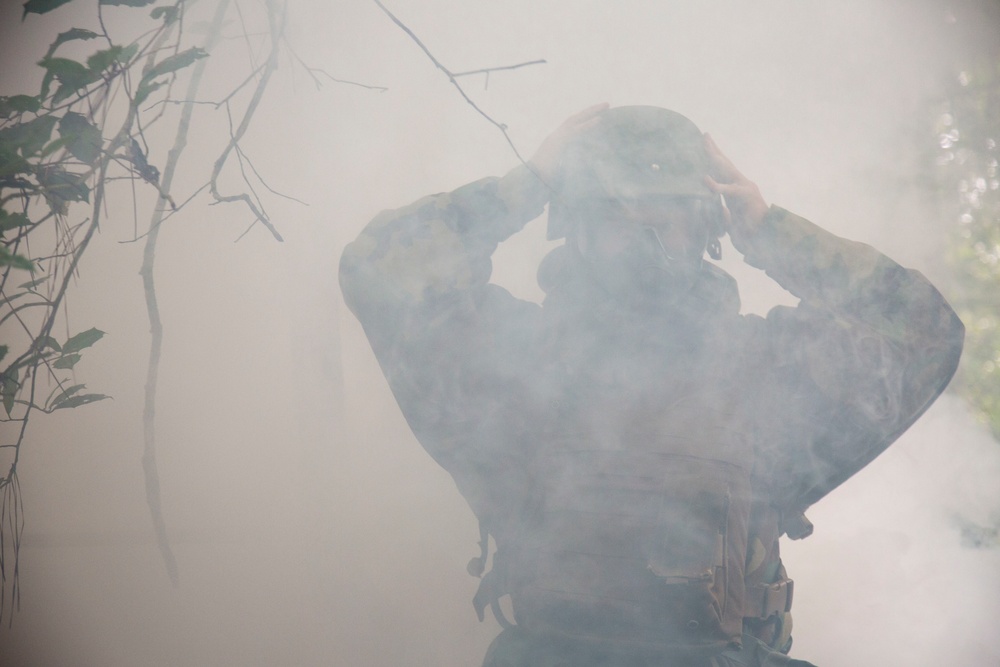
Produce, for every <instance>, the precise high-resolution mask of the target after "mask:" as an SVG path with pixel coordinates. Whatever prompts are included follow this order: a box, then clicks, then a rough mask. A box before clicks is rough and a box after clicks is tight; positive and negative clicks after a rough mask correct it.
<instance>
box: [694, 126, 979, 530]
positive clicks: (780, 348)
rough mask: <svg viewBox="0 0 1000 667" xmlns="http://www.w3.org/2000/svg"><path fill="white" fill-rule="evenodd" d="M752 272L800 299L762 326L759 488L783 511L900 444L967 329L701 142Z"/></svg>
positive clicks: (953, 364)
mask: <svg viewBox="0 0 1000 667" xmlns="http://www.w3.org/2000/svg"><path fill="white" fill-rule="evenodd" d="M706 146H707V148H708V149H709V153H710V155H711V156H712V157H713V161H714V164H715V167H716V175H717V178H718V179H719V180H718V181H717V180H714V179H708V180H709V181H710V183H709V184H710V186H711V187H713V189H714V190H716V191H717V192H719V193H720V194H723V195H724V196H725V197H726V203H727V205H728V206H729V208H730V209H731V211H732V215H731V219H730V221H729V222H730V224H729V232H730V236H731V238H732V240H733V243H734V245H735V246H736V248H737V250H739V251H740V252H742V253H743V255H744V259H745V261H746V262H747V263H748V264H750V265H752V266H755V267H757V268H761V269H763V270H764V271H765V272H766V273H767V274H768V275H769V276H770V277H771V278H773V279H774V280H775V281H776V282H777V283H778V284H780V285H781V286H782V287H784V288H785V289H786V290H788V291H789V292H791V293H792V294H793V295H795V296H797V297H799V299H800V303H799V305H798V306H797V307H795V308H789V307H778V308H774V309H772V311H771V312H770V313H769V314H768V316H767V318H766V320H765V321H763V322H759V326H758V327H757V331H758V332H759V335H760V343H761V344H760V346H759V347H757V349H759V350H762V351H763V354H762V356H761V358H760V360H759V361H760V363H761V368H762V370H763V371H764V374H765V375H766V378H765V379H764V383H763V385H762V386H761V388H760V396H759V401H760V403H761V411H760V414H761V415H763V416H765V417H764V418H765V419H766V420H767V421H768V422H769V423H766V424H764V425H763V426H762V432H761V433H760V437H759V438H758V443H759V447H760V450H761V451H760V453H759V456H758V468H759V469H758V470H757V474H758V476H759V477H763V478H764V479H765V480H766V481H767V485H768V487H770V490H771V493H772V497H773V499H774V500H775V501H776V502H777V504H778V505H779V506H782V507H783V508H784V509H786V510H791V511H793V512H796V511H799V510H802V509H804V508H805V507H807V506H808V505H810V504H812V503H814V502H816V501H817V500H818V499H819V498H821V497H823V496H824V495H826V494H827V493H828V492H829V491H830V490H832V489H833V488H835V487H836V486H838V485H839V484H841V483H842V482H843V481H845V480H846V479H847V478H849V477H850V476H851V475H853V474H854V473H856V472H857V471H858V470H860V469H861V468H862V467H864V466H865V465H867V464H868V463H869V462H871V460H872V459H874V458H875V457H876V456H878V454H880V453H881V452H882V451H884V450H885V449H886V448H887V447H888V446H889V445H890V444H892V442H894V441H895V440H896V439H897V438H898V437H899V436H900V435H901V434H902V433H903V431H905V430H906V429H907V428H909V427H910V425H911V424H913V422H914V421H916V419H917V418H918V417H919V416H920V415H921V414H922V413H923V412H924V411H925V410H926V409H927V408H928V407H929V406H930V404H931V403H933V402H934V400H935V399H936V398H937V397H938V396H939V395H940V394H941V392H942V391H944V388H945V386H946V385H947V384H948V382H949V380H950V379H951V377H952V375H953V374H954V372H955V369H956V368H957V365H958V360H959V357H960V355H961V351H962V343H963V339H964V327H963V325H962V322H961V321H960V320H959V318H958V316H957V315H956V314H955V312H954V311H953V310H952V309H951V307H950V306H949V305H948V303H947V301H946V300H945V299H944V297H943V296H942V295H941V294H940V292H938V290H937V289H935V287H934V286H933V285H932V284H931V283H930V282H929V281H928V280H927V279H926V278H925V277H924V276H923V275H921V274H920V273H919V272H918V271H915V270H913V269H907V268H904V267H902V266H900V265H899V264H897V263H896V262H894V261H893V260H891V259H890V258H888V257H886V256H885V255H884V254H882V253H880V252H879V251H877V250H875V249H874V248H872V247H871V246H868V245H866V244H863V243H858V242H855V241H849V240H847V239H843V238H840V237H838V236H836V235H834V234H831V233H830V232H828V231H825V230H823V229H821V228H820V227H818V226H816V225H814V224H813V223H811V222H809V221H807V220H805V219H803V218H801V217H799V216H797V215H794V214H792V213H790V212H788V211H786V210H784V209H782V208H780V207H777V206H770V207H768V206H767V204H766V203H764V200H763V198H762V197H761V196H760V193H759V191H758V190H757V187H756V186H755V185H754V184H753V183H752V182H750V181H749V180H748V179H746V178H745V177H744V176H743V175H742V174H740V173H739V172H738V171H737V170H736V169H735V167H733V166H732V164H731V163H730V162H729V161H728V160H727V159H725V157H724V156H722V154H721V152H719V151H718V148H717V147H715V145H714V143H713V142H711V140H710V139H708V140H707V141H706Z"/></svg>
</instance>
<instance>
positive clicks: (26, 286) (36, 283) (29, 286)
mask: <svg viewBox="0 0 1000 667" xmlns="http://www.w3.org/2000/svg"><path fill="white" fill-rule="evenodd" d="M48 279H49V277H48V276H42V277H41V278H35V279H34V280H29V281H28V282H26V283H22V284H20V285H18V286H17V288H18V289H35V288H36V287H38V286H39V285H41V284H42V283H44V282H45V281H46V280H48Z"/></svg>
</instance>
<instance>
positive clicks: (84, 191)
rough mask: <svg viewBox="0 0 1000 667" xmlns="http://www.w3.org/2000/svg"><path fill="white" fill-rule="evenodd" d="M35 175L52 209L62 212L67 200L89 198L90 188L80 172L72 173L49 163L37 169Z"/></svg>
mask: <svg viewBox="0 0 1000 667" xmlns="http://www.w3.org/2000/svg"><path fill="white" fill-rule="evenodd" d="M35 176H36V177H37V178H38V183H39V184H40V185H41V186H42V195H43V196H44V197H45V199H46V201H48V203H49V206H50V207H51V208H52V210H54V211H57V212H59V213H62V212H63V211H64V210H65V208H66V203H67V202H71V201H89V200H90V189H89V188H88V187H87V184H86V183H85V182H84V180H85V179H84V176H83V175H82V174H73V173H70V172H68V171H66V170H65V169H63V168H62V167H59V166H54V165H51V166H48V167H46V168H45V169H41V170H39V171H38V173H37V174H36V175H35Z"/></svg>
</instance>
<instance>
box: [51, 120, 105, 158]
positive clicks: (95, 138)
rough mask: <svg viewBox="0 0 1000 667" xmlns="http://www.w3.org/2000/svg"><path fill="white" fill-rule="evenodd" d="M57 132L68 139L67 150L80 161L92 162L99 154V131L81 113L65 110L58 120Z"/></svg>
mask: <svg viewBox="0 0 1000 667" xmlns="http://www.w3.org/2000/svg"><path fill="white" fill-rule="evenodd" d="M59 134H60V135H62V137H63V138H64V139H66V140H67V141H68V143H67V144H66V147H67V148H68V149H69V152H70V153H71V154H72V155H73V157H75V158H76V159H78V160H80V161H81V162H86V163H87V164H93V163H94V162H96V161H97V158H99V157H100V156H101V144H102V138H101V131H100V130H98V129H97V128H96V127H95V126H94V125H92V124H91V122H90V121H89V120H87V118H86V116H84V115H83V114H79V113H76V112H74V111H67V112H66V115H65V116H63V117H62V120H60V121H59Z"/></svg>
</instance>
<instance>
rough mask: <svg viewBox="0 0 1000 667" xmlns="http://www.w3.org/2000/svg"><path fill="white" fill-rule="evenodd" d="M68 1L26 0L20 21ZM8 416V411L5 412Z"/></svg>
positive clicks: (49, 10)
mask: <svg viewBox="0 0 1000 667" xmlns="http://www.w3.org/2000/svg"><path fill="white" fill-rule="evenodd" d="M69 1H70V0H28V1H27V2H26V3H24V13H23V14H21V20H22V21H23V20H24V17H26V16H27V15H28V14H45V13H46V12H51V11H52V10H53V9H55V8H56V7H60V6H62V5H65V4H66V3H67V2H69ZM7 413H8V414H10V410H8V411H7Z"/></svg>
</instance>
